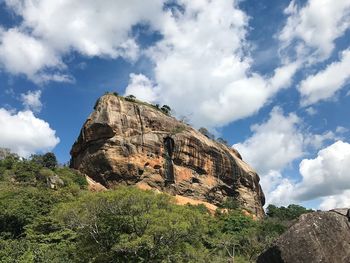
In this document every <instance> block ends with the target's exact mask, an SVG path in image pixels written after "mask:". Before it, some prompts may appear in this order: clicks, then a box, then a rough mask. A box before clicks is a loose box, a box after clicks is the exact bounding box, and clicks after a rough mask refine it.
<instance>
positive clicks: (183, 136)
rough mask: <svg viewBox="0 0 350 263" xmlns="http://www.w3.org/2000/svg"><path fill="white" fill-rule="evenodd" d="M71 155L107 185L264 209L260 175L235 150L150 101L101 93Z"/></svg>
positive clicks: (258, 211)
mask: <svg viewBox="0 0 350 263" xmlns="http://www.w3.org/2000/svg"><path fill="white" fill-rule="evenodd" d="M71 155H72V159H71V167H72V168H75V169H78V170H80V171H81V172H83V173H85V174H87V175H88V176H89V177H91V178H92V179H93V180H95V181H96V182H98V183H100V184H102V185H103V186H105V187H107V188H110V187H112V186H114V185H118V184H127V185H137V186H139V187H141V188H144V189H149V188H152V189H158V190H159V191H163V192H167V193H170V194H173V195H178V196H184V197H188V198H191V199H194V200H200V201H204V202H208V203H210V204H213V205H218V204H220V203H221V202H223V201H224V200H225V199H226V198H228V197H233V198H235V199H236V200H237V201H238V202H239V203H240V204H241V205H242V206H243V207H244V208H246V209H247V210H248V211H250V212H251V213H252V214H254V215H256V216H258V217H262V216H263V214H264V212H263V209H262V206H263V204H264V202H265V199H264V194H263V192H262V190H261V187H260V185H259V176H258V175H257V174H256V172H255V171H254V170H253V169H252V168H251V167H250V166H249V165H247V164H246V163H245V162H244V161H243V160H242V159H241V156H240V155H239V153H238V152H237V151H236V150H234V149H231V148H229V147H227V146H225V145H223V144H221V143H219V142H216V141H213V140H211V139H209V138H207V137H206V136H204V135H203V134H201V133H200V132H198V131H197V130H195V129H193V128H192V127H190V126H189V125H186V124H184V123H182V122H180V121H178V120H176V119H175V118H173V117H171V116H168V115H166V114H164V113H163V112H161V111H160V110H159V109H157V108H155V107H152V106H151V105H148V104H146V103H142V102H130V101H126V100H125V99H124V98H122V97H118V96H115V95H105V96H103V97H101V98H100V99H99V100H98V102H97V103H96V105H95V111H94V112H93V113H92V114H91V115H90V116H89V118H88V119H87V121H86V122H85V124H84V126H83V128H82V130H81V132H80V135H79V137H78V139H77V141H76V142H75V143H74V145H73V147H72V150H71Z"/></svg>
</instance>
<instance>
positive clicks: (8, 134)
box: [0, 108, 60, 157]
mask: <svg viewBox="0 0 350 263" xmlns="http://www.w3.org/2000/svg"><path fill="white" fill-rule="evenodd" d="M0 127H1V129H0V146H1V147H4V148H9V149H11V150H12V151H13V152H15V153H17V154H19V155H20V156H23V157H28V156H29V155H30V154H32V153H35V152H41V151H50V150H52V149H53V148H54V147H55V146H56V145H57V144H58V143H59V141H60V140H59V138H58V137H57V136H56V132H55V131H54V130H52V129H51V127H50V126H49V124H48V123H47V122H45V121H44V120H41V119H39V118H37V117H35V116H34V115H33V113H32V112H31V111H20V112H18V113H13V112H9V111H7V110H6V109H4V108H0Z"/></svg>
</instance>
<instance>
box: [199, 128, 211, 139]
mask: <svg viewBox="0 0 350 263" xmlns="http://www.w3.org/2000/svg"><path fill="white" fill-rule="evenodd" d="M198 131H199V132H200V133H201V134H203V135H204V136H205V137H207V138H209V139H212V140H214V139H215V136H214V134H212V133H210V132H209V131H208V130H207V129H206V128H204V127H201V128H199V129H198Z"/></svg>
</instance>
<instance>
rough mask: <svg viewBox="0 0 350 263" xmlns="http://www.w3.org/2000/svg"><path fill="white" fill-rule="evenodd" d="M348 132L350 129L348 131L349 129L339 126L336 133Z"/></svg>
mask: <svg viewBox="0 0 350 263" xmlns="http://www.w3.org/2000/svg"><path fill="white" fill-rule="evenodd" d="M348 131H349V129H347V128H345V127H343V126H337V128H336V130H335V132H336V133H346V132H348Z"/></svg>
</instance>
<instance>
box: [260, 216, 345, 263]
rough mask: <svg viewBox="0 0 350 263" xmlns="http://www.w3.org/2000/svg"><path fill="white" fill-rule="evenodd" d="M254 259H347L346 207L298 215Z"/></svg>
mask: <svg viewBox="0 0 350 263" xmlns="http://www.w3.org/2000/svg"><path fill="white" fill-rule="evenodd" d="M257 262H258V263H316V262H317V263H348V262H350V223H349V213H348V209H335V210H331V211H328V212H314V213H309V214H304V215H301V216H300V218H299V220H298V222H297V223H296V224H294V225H293V226H292V227H291V228H290V229H288V231H287V232H285V233H284V234H282V235H281V236H280V237H279V239H278V240H277V241H276V242H275V244H274V245H273V246H272V247H270V248H269V249H267V250H266V251H265V252H264V253H262V254H261V255H260V256H259V258H258V261H257Z"/></svg>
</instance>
